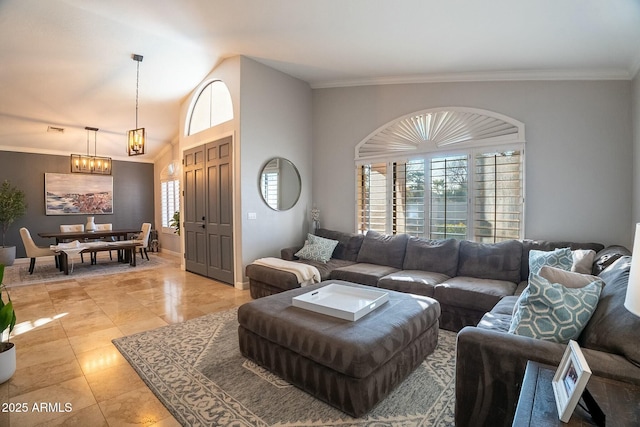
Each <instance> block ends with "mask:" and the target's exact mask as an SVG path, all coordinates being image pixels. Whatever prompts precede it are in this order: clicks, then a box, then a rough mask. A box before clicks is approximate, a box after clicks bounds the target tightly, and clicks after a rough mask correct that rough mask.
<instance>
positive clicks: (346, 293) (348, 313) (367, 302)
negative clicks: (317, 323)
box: [292, 283, 389, 321]
mask: <svg viewBox="0 0 640 427" xmlns="http://www.w3.org/2000/svg"><path fill="white" fill-rule="evenodd" d="M387 301H389V293H387V292H381V291H374V290H370V289H363V288H358V287H352V286H344V285H338V284H335V283H332V284H329V285H327V286H324V287H322V288H319V289H316V290H315V291H311V292H307V293H306V294H302V295H299V296H297V297H294V298H293V299H292V303H293V306H294V307H299V308H303V309H305V310H309V311H315V312H316V313H321V314H326V315H328V316H333V317H338V318H340V319H345V320H351V321H356V320H358V319H360V318H361V317H362V316H364V315H366V314H368V313H371V312H372V311H373V310H375V309H376V308H378V307H380V306H381V305H382V304H384V303H385V302H387Z"/></svg>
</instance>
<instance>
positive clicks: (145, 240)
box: [134, 222, 151, 261]
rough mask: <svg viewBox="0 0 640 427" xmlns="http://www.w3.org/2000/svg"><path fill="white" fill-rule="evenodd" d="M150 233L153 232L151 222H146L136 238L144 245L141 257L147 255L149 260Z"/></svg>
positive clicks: (141, 249)
mask: <svg viewBox="0 0 640 427" xmlns="http://www.w3.org/2000/svg"><path fill="white" fill-rule="evenodd" d="M149 234H151V223H150V222H145V223H143V224H142V231H141V232H140V234H138V237H136V238H135V239H134V240H135V241H136V242H137V243H140V244H141V245H142V246H140V258H142V257H146V258H147V261H149V254H148V253H147V249H148V247H149ZM143 252H144V254H143Z"/></svg>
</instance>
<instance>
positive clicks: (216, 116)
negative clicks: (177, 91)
mask: <svg viewBox="0 0 640 427" xmlns="http://www.w3.org/2000/svg"><path fill="white" fill-rule="evenodd" d="M231 119H233V101H232V100H231V94H230V93H229V89H228V88H227V85H226V84H224V82H223V81H222V80H214V81H212V82H210V83H209V84H207V85H206V86H205V87H204V88H203V89H202V91H200V94H199V95H198V99H196V102H195V103H194V105H193V109H192V110H191V116H190V117H189V126H188V127H187V135H193V134H195V133H198V132H201V131H203V130H205V129H209V128H211V127H214V126H216V125H219V124H221V123H224V122H227V121H229V120H231Z"/></svg>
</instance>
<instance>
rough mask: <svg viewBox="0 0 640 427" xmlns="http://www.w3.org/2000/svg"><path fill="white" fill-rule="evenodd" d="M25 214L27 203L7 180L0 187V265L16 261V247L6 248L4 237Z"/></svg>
mask: <svg viewBox="0 0 640 427" xmlns="http://www.w3.org/2000/svg"><path fill="white" fill-rule="evenodd" d="M26 212H27V203H26V202H25V195H24V192H23V191H22V190H19V189H17V188H16V187H12V186H11V183H10V182H9V181H8V180H5V181H4V182H3V183H2V185H0V225H2V246H0V264H4V265H13V262H14V261H15V259H16V247H15V246H6V245H5V237H6V234H7V231H8V230H9V227H10V226H11V224H13V222H14V221H15V220H16V219H18V218H20V217H21V216H23V215H24V214H25V213H26Z"/></svg>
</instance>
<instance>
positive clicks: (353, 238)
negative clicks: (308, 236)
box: [315, 228, 364, 261]
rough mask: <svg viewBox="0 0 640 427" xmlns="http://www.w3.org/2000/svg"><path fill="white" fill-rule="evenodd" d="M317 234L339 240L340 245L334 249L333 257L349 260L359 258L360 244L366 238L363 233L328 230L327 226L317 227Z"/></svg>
mask: <svg viewBox="0 0 640 427" xmlns="http://www.w3.org/2000/svg"><path fill="white" fill-rule="evenodd" d="M315 235H316V236H320V237H324V238H325V239H331V240H337V241H338V245H337V246H336V248H335V249H334V250H333V258H337V259H344V260H347V261H356V260H357V259H358V252H360V246H362V241H363V240H364V235H362V234H354V233H344V232H342V231H335V230H327V229H326V228H319V229H317V230H316V232H315Z"/></svg>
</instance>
